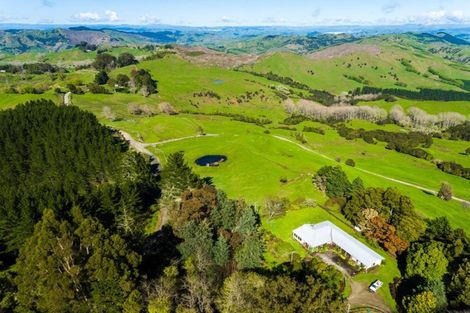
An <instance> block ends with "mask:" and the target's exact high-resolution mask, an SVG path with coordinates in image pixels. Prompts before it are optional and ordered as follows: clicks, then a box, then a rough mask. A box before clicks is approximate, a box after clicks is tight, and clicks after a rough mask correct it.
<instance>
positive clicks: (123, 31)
mask: <svg viewBox="0 0 470 313" xmlns="http://www.w3.org/2000/svg"><path fill="white" fill-rule="evenodd" d="M15 26H16V27H15ZM11 27H12V28H11V29H7V28H5V25H3V27H0V53H4V54H5V53H7V54H17V53H24V52H47V51H61V50H65V49H69V48H72V47H75V46H76V45H77V44H80V43H81V42H87V43H88V44H92V45H97V46H122V45H143V44H168V43H174V44H181V45H191V46H204V47H207V48H210V49H213V50H216V51H219V52H225V53H231V54H256V55H258V54H263V53H267V52H273V51H291V52H295V53H301V54H305V53H310V52H312V51H315V50H319V49H322V48H325V47H329V46H334V45H339V44H344V43H351V42H356V41H360V40H363V39H364V38H369V37H375V36H385V37H386V36H397V34H399V35H398V36H402V37H403V36H404V37H406V39H407V40H409V41H410V44H411V45H414V46H416V47H417V48H419V49H424V50H427V51H430V52H433V53H439V54H441V55H442V56H443V57H446V58H448V59H452V60H455V61H459V62H462V63H470V43H469V41H467V40H468V39H469V37H470V29H469V28H461V29H456V28H451V29H449V32H446V31H443V30H442V29H433V28H430V29H428V30H429V32H425V33H420V32H413V30H414V28H413V27H411V26H408V27H404V28H403V30H409V32H402V33H399V30H400V28H398V27H395V28H392V27H388V28H386V27H383V28H379V27H376V28H367V27H365V28H360V27H358V26H356V27H353V26H351V27H349V28H340V27H331V28H325V27H317V28H315V29H314V28H289V27H222V28H207V27H199V28H197V27H177V26H175V27H171V26H158V27H157V26H155V27H137V26H119V27H118V26H102V27H100V26H93V27H83V26H78V27H58V28H50V27H49V28H47V27H44V28H43V29H40V28H39V26H36V27H30V29H27V28H25V27H23V26H20V25H11ZM1 28H4V29H3V30H1ZM417 29H419V28H417ZM342 30H343V31H342ZM346 30H347V32H346ZM451 33H452V34H451Z"/></svg>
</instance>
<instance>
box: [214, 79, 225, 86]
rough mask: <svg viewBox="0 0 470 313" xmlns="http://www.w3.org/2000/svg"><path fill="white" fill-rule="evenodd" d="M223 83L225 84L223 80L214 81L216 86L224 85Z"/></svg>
mask: <svg viewBox="0 0 470 313" xmlns="http://www.w3.org/2000/svg"><path fill="white" fill-rule="evenodd" d="M223 83H224V81H223V80H222V79H216V80H214V84H216V85H222V84H223Z"/></svg>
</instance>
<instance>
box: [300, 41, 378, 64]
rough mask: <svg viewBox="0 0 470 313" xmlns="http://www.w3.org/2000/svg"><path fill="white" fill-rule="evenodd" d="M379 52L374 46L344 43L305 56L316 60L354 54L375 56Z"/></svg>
mask: <svg viewBox="0 0 470 313" xmlns="http://www.w3.org/2000/svg"><path fill="white" fill-rule="evenodd" d="M381 51H382V50H381V49H380V47H378V46H375V45H365V44H355V43H345V44H342V45H339V46H335V47H329V48H326V49H323V50H320V51H316V52H313V53H310V54H307V57H308V58H310V59H316V60H324V59H334V58H339V57H343V56H346V55H350V54H353V53H356V52H366V53H369V54H371V55H374V56H377V55H379V54H380V52H381Z"/></svg>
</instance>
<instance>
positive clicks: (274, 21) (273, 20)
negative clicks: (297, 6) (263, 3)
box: [263, 16, 287, 25]
mask: <svg viewBox="0 0 470 313" xmlns="http://www.w3.org/2000/svg"><path fill="white" fill-rule="evenodd" d="M263 22H264V23H267V24H269V25H282V24H287V20H286V19H285V18H284V17H272V16H271V17H268V18H266V19H265V20H264V21H263Z"/></svg>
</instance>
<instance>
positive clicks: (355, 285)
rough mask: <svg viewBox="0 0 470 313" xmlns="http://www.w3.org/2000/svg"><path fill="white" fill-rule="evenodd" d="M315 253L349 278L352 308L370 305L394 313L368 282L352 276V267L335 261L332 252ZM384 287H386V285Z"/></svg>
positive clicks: (349, 299) (349, 298)
mask: <svg viewBox="0 0 470 313" xmlns="http://www.w3.org/2000/svg"><path fill="white" fill-rule="evenodd" d="M315 255H316V256H318V257H319V258H320V259H322V261H323V262H325V263H326V264H329V265H333V266H334V267H336V268H337V269H338V270H339V271H340V272H341V273H343V275H344V277H345V278H346V279H347V280H348V282H349V285H350V286H351V294H350V295H349V297H348V302H349V303H350V304H351V307H352V308H354V307H356V306H370V307H372V308H377V309H379V310H380V311H382V312H387V313H392V311H391V310H390V308H389V307H388V306H387V304H386V303H385V302H384V300H383V299H382V298H381V297H380V296H379V295H377V294H376V293H372V292H369V286H368V285H367V284H365V283H362V282H358V281H355V280H354V279H353V278H352V277H351V269H350V268H346V267H344V266H342V265H340V263H338V262H335V261H334V259H333V255H332V254H331V253H317V254H315ZM382 288H386V286H384V287H382Z"/></svg>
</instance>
